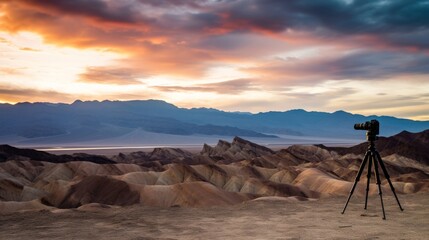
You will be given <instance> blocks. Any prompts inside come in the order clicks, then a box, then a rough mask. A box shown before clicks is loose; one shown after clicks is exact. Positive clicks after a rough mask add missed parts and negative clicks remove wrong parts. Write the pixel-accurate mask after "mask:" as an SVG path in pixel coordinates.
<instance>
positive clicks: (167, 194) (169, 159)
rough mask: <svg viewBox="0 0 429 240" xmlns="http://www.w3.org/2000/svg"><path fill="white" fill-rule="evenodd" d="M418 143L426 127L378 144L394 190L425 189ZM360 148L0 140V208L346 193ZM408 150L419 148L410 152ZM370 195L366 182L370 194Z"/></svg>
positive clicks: (427, 179)
mask: <svg viewBox="0 0 429 240" xmlns="http://www.w3.org/2000/svg"><path fill="white" fill-rule="evenodd" d="M425 141H427V131H424V132H422V133H418V134H410V133H405V132H402V133H400V134H398V135H396V136H393V137H390V138H383V139H380V140H379V142H377V147H379V148H380V151H381V152H382V154H383V158H384V160H385V163H386V166H387V168H388V171H389V174H390V175H391V179H392V182H393V185H394V186H395V188H396V189H397V192H398V193H400V194H408V193H416V192H422V191H429V166H428V165H427V161H426V160H427V157H428V155H427V152H425V151H424V150H426V149H425V148H423V145H424V143H425ZM411 143H413V144H411ZM365 146H366V144H365V143H364V144H362V145H357V146H354V147H351V148H329V147H325V146H302V145H294V146H291V147H288V148H286V149H282V150H279V151H273V150H271V149H269V148H266V147H264V146H260V145H257V144H255V143H252V142H249V141H247V140H245V139H242V138H239V137H236V138H234V140H233V141H232V142H225V141H222V140H221V141H219V142H218V144H217V145H216V146H213V147H212V146H209V145H204V146H203V149H202V150H201V152H200V153H191V152H188V151H185V150H182V149H177V148H156V149H154V150H153V151H152V152H134V153H130V154H119V155H116V156H113V157H112V158H111V159H108V158H107V157H102V156H92V155H82V154H74V155H61V156H56V155H52V154H48V153H44V152H40V151H35V150H29V149H17V148H13V147H10V146H1V147H0V156H1V159H2V160H1V161H2V162H0V200H1V201H2V202H1V204H0V205H1V206H3V208H4V207H7V206H9V205H10V206H12V205H13V206H18V205H17V204H16V203H17V202H22V203H24V202H25V203H28V204H23V205H22V206H27V207H28V206H36V207H37V209H40V208H41V206H46V207H49V208H51V207H54V208H76V207H80V206H82V205H86V204H91V203H100V204H108V205H119V206H124V205H131V204H143V205H148V206H161V207H171V206H190V207H193V206H213V205H230V204H237V203H241V202H243V201H248V200H251V199H257V198H261V197H270V196H276V197H295V198H296V199H300V200H305V199H314V198H324V197H330V196H346V195H347V194H348V192H349V190H350V187H351V185H352V182H353V180H354V178H355V176H356V173H357V171H358V169H359V166H360V163H361V161H362V157H363V154H364V152H365V150H366V148H365ZM407 147H410V149H409V150H408V151H407ZM411 147H415V148H411ZM414 151H421V152H418V154H416V153H415V155H412V154H411V153H414ZM390 153H391V154H390ZM413 156H417V159H413ZM425 159H426V160H425ZM101 163H102V164H101ZM362 179H364V178H362ZM382 180H383V182H382V185H383V189H384V194H388V195H389V194H391V193H390V189H389V188H388V185H387V182H386V180H384V178H383V177H382ZM365 182H366V181H365V180H362V181H361V183H359V184H358V187H357V190H356V192H355V195H362V194H364V189H365ZM372 182H375V181H372ZM376 193H377V188H376V186H375V185H374V184H372V185H371V188H370V194H376ZM11 204H12V205H11ZM1 206H0V208H1ZM19 206H20V205H19ZM18 210H19V208H18Z"/></svg>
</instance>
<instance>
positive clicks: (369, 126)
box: [354, 120, 380, 141]
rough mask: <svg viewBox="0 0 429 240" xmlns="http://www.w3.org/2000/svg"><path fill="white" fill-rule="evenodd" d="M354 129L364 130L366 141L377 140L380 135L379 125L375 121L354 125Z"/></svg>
mask: <svg viewBox="0 0 429 240" xmlns="http://www.w3.org/2000/svg"><path fill="white" fill-rule="evenodd" d="M354 128H355V130H366V131H367V132H366V136H367V138H368V141H374V140H377V135H378V134H380V123H379V122H378V121H377V120H371V121H367V122H364V123H356V124H355V126H354Z"/></svg>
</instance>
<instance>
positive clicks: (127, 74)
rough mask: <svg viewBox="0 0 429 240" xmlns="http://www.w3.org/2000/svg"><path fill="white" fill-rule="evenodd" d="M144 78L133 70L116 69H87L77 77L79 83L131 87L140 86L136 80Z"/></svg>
mask: <svg viewBox="0 0 429 240" xmlns="http://www.w3.org/2000/svg"><path fill="white" fill-rule="evenodd" d="M142 77H144V75H142V74H141V73H139V72H136V71H135V69H129V68H128V69H127V68H118V67H88V68H87V69H86V72H84V73H82V74H80V75H79V80H78V81H80V82H87V83H99V84H120V85H132V84H142V82H140V81H139V80H138V79H139V78H142Z"/></svg>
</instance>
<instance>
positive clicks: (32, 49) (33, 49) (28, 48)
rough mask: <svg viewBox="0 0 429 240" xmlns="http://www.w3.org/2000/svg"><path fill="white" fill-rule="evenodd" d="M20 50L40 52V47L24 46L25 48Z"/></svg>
mask: <svg viewBox="0 0 429 240" xmlns="http://www.w3.org/2000/svg"><path fill="white" fill-rule="evenodd" d="M19 50H21V51H32V52H38V51H40V50H38V49H35V48H30V47H23V48H20V49H19Z"/></svg>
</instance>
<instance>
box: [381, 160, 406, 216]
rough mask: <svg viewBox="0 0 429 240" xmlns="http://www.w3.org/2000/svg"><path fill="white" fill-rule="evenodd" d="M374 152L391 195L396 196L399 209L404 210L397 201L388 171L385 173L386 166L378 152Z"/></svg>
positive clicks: (397, 200)
mask: <svg viewBox="0 0 429 240" xmlns="http://www.w3.org/2000/svg"><path fill="white" fill-rule="evenodd" d="M375 154H376V156H377V158H378V162H379V163H380V167H381V170H383V173H384V177H385V178H386V179H387V182H388V183H389V186H390V189H391V190H392V192H393V195H394V196H395V198H396V202H397V203H398V205H399V209H401V211H404V209H403V208H402V206H401V203H400V202H399V199H398V196H396V192H395V188H394V187H393V185H392V182H391V181H390V176H389V173H387V169H386V166H385V165H384V163H383V160H382V159H381V156H380V154H379V153H378V152H375Z"/></svg>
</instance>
